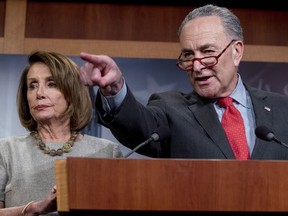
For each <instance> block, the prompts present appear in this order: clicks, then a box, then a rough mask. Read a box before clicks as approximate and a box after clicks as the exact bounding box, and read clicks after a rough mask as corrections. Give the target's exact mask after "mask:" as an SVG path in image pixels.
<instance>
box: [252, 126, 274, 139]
mask: <svg viewBox="0 0 288 216" xmlns="http://www.w3.org/2000/svg"><path fill="white" fill-rule="evenodd" d="M255 135H256V136H257V137H258V138H259V139H262V140H266V141H271V140H273V139H274V133H273V132H272V131H271V130H270V129H269V128H267V127H266V126H259V127H257V128H256V129H255Z"/></svg>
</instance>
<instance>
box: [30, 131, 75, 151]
mask: <svg viewBox="0 0 288 216" xmlns="http://www.w3.org/2000/svg"><path fill="white" fill-rule="evenodd" d="M30 134H31V136H32V137H34V139H35V140H36V141H37V145H38V146H39V148H40V149H41V150H42V151H43V152H44V153H45V154H49V155H51V156H56V155H58V156H61V155H62V154H63V152H64V153H67V152H69V151H70V150H71V148H72V146H73V145H74V142H75V140H76V137H77V135H78V133H77V132H76V131H74V132H72V133H71V137H70V139H69V140H68V141H67V142H66V143H64V144H63V146H62V148H59V149H57V150H56V149H50V148H49V147H47V146H46V144H45V143H44V142H43V141H42V139H41V137H40V135H39V133H38V131H32V132H31V133H30Z"/></svg>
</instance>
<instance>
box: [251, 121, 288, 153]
mask: <svg viewBox="0 0 288 216" xmlns="http://www.w3.org/2000/svg"><path fill="white" fill-rule="evenodd" d="M255 135H256V136H257V137H258V138H259V139H262V140H266V141H271V140H273V141H275V142H276V143H278V144H280V145H283V146H285V147H287V148H288V145H287V144H286V143H283V142H281V141H280V140H278V139H277V138H276V137H275V135H274V133H273V132H272V131H271V130H270V129H269V128H267V127H266V126H259V127H257V128H256V129H255Z"/></svg>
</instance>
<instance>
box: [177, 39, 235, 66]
mask: <svg viewBox="0 0 288 216" xmlns="http://www.w3.org/2000/svg"><path fill="white" fill-rule="evenodd" d="M235 41H236V40H231V41H230V43H229V44H228V45H227V46H226V47H225V48H224V49H223V50H222V52H220V53H219V54H218V55H217V56H205V57H203V58H193V59H187V60H180V57H181V55H182V52H181V53H180V55H179V57H178V60H177V62H176V65H177V67H178V68H180V69H181V70H184V71H191V70H187V69H185V68H183V67H181V66H180V64H182V63H183V62H190V61H191V62H192V64H191V66H189V67H191V69H192V68H193V65H194V62H195V61H199V62H200V64H201V65H203V66H205V68H210V67H213V66H215V65H216V64H218V59H219V58H220V57H221V55H222V54H223V53H224V52H225V51H226V50H227V49H228V47H229V46H230V45H231V44H232V43H233V42H235ZM207 58H215V63H214V64H211V65H209V66H207V65H205V64H203V63H202V60H203V59H207ZM205 68H203V69H205Z"/></svg>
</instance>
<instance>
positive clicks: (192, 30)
mask: <svg viewBox="0 0 288 216" xmlns="http://www.w3.org/2000/svg"><path fill="white" fill-rule="evenodd" d="M226 40H229V39H228V35H227V33H226V31H225V29H224V27H223V25H222V22H221V19H220V18H219V17H218V16H206V17H198V18H196V19H193V20H190V21H189V22H187V23H186V25H185V26H184V27H183V29H182V31H181V34H180V43H181V45H182V47H185V46H187V44H190V45H191V43H193V44H195V46H196V44H203V43H215V42H217V43H221V41H226Z"/></svg>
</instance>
